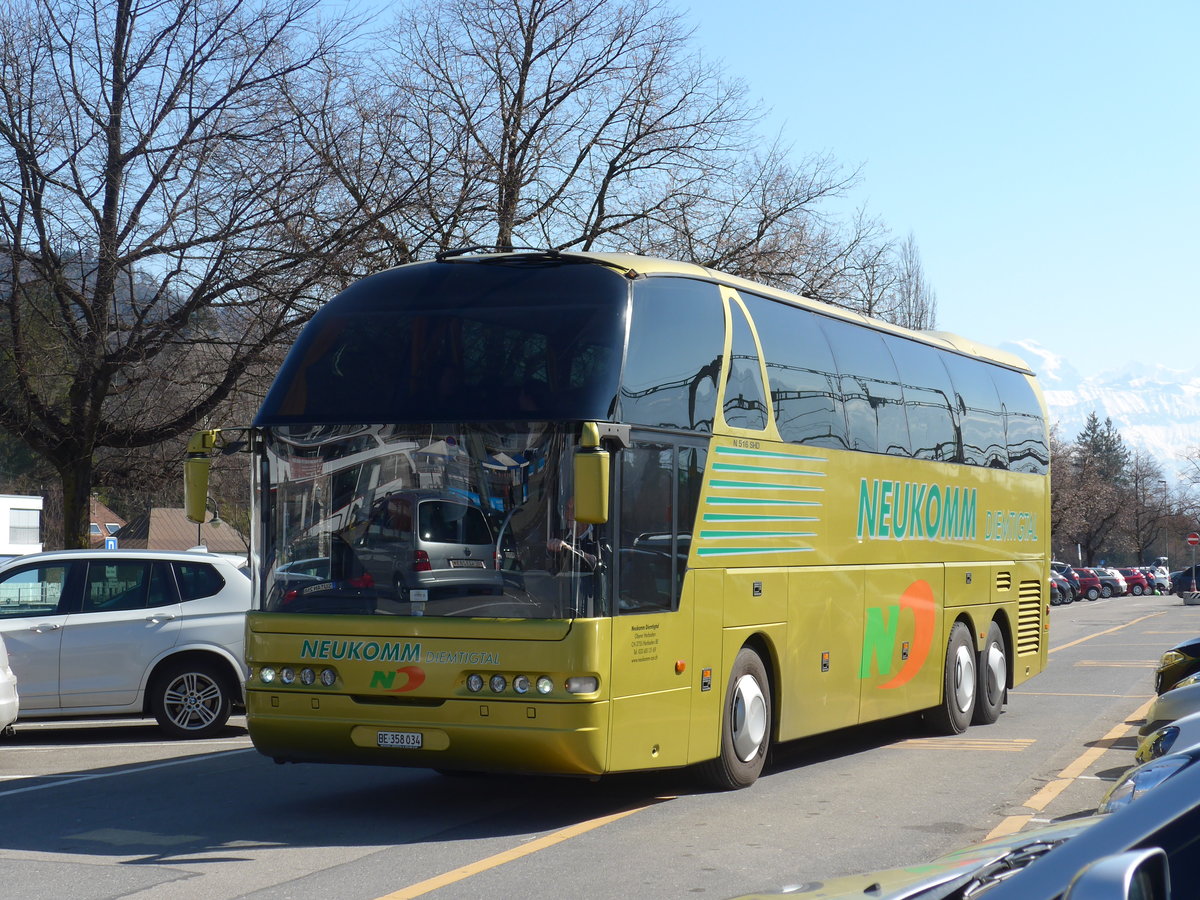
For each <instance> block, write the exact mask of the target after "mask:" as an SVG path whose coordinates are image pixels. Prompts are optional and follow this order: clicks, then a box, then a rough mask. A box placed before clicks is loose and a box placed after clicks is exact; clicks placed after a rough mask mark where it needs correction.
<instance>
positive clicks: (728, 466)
mask: <svg viewBox="0 0 1200 900" xmlns="http://www.w3.org/2000/svg"><path fill="white" fill-rule="evenodd" d="M713 470H714V472H761V473H763V474H768V475H804V474H809V475H811V474H816V473H811V472H810V473H804V472H797V470H796V469H774V468H770V467H769V466H736V464H734V463H732V462H714V463H713Z"/></svg>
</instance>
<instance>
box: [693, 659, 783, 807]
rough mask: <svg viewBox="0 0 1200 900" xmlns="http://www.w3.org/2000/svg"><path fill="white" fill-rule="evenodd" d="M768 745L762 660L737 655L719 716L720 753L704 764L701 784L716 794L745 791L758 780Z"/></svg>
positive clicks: (767, 701) (767, 698)
mask: <svg viewBox="0 0 1200 900" xmlns="http://www.w3.org/2000/svg"><path fill="white" fill-rule="evenodd" d="M770 744H771V685H770V682H769V681H768V680H767V669H766V667H765V666H764V665H763V661H762V659H761V658H760V657H759V655H758V654H757V653H755V652H754V651H753V650H751V649H750V648H749V647H743V648H742V649H741V650H739V651H738V655H737V658H736V659H735V660H734V661H733V670H732V671H731V672H730V673H729V684H728V687H726V689H725V704H724V706H723V707H722V712H721V753H720V756H718V757H717V758H716V759H713V760H710V761H709V762H707V763H704V765H703V768H702V773H703V775H704V777H705V780H706V781H708V782H709V783H710V784H712V785H713V786H714V787H716V788H719V789H720V790H726V791H728V790H736V789H738V788H744V787H749V786H750V785H752V784H754V782H755V781H756V780H757V779H758V775H759V773H760V772H762V767H763V763H764V762H766V759H767V749H768V747H769V746H770Z"/></svg>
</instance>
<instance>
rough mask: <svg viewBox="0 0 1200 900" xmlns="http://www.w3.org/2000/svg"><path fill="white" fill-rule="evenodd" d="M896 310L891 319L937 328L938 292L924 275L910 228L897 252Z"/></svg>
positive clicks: (926, 328)
mask: <svg viewBox="0 0 1200 900" xmlns="http://www.w3.org/2000/svg"><path fill="white" fill-rule="evenodd" d="M898 256H899V258H898V269H899V271H898V272H897V277H896V284H895V288H894V291H895V296H896V304H895V312H894V315H893V318H892V319H891V321H893V322H895V323H896V324H897V325H904V326H905V327H907V328H916V329H920V330H928V329H932V328H937V294H936V293H934V290H933V288H932V287H931V286H930V284H929V281H928V280H927V279H926V277H925V266H924V265H923V264H922V262H921V252H920V251H919V250H918V249H917V239H916V238H915V237H914V236H913V233H912V232H911V231H910V232H909V233H908V237H907V238H905V240H904V243H903V244H901V245H900V249H899V251H898Z"/></svg>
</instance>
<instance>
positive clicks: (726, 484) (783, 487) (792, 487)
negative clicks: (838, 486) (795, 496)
mask: <svg viewBox="0 0 1200 900" xmlns="http://www.w3.org/2000/svg"><path fill="white" fill-rule="evenodd" d="M709 484H710V485H711V486H712V487H714V488H722V489H724V488H739V489H743V490H750V491H824V490H825V488H819V487H810V486H809V485H806V484H766V483H764V482H760V481H710V482H709Z"/></svg>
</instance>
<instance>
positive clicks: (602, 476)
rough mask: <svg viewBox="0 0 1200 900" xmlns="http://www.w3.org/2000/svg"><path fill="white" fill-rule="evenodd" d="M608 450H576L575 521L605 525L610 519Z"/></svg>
mask: <svg viewBox="0 0 1200 900" xmlns="http://www.w3.org/2000/svg"><path fill="white" fill-rule="evenodd" d="M608 472H609V460H608V451H607V450H599V449H597V450H577V451H576V452H575V521H577V522H587V523H588V524H590V525H603V524H604V523H605V522H607V521H608Z"/></svg>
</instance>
